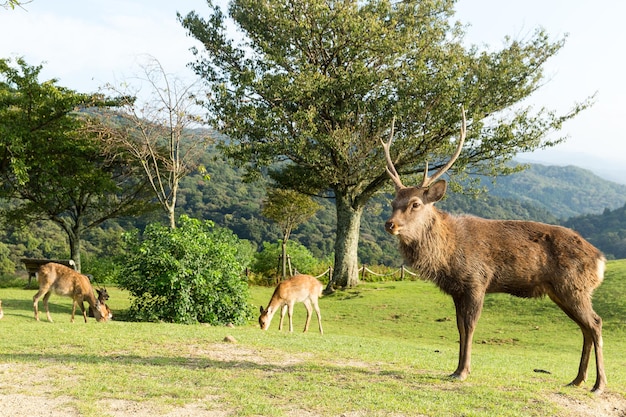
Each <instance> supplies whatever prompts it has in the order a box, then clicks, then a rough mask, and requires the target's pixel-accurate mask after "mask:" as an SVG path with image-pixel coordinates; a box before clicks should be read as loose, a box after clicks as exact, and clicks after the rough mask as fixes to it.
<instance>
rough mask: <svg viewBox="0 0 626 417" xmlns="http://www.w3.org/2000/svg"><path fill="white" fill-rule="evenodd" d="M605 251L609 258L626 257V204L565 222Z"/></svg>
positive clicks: (564, 223) (564, 224) (565, 224)
mask: <svg viewBox="0 0 626 417" xmlns="http://www.w3.org/2000/svg"><path fill="white" fill-rule="evenodd" d="M563 226H567V227H571V228H572V229H574V230H577V231H578V232H580V233H581V234H582V235H583V236H584V237H585V238H587V239H588V240H589V241H590V242H591V243H593V244H594V245H595V246H596V247H597V248H598V249H600V250H601V251H603V252H604V254H605V255H606V256H607V257H608V258H614V259H623V258H626V204H625V205H624V206H622V207H620V208H617V209H615V210H610V209H608V208H607V209H606V210H604V213H602V214H587V215H584V216H579V217H573V218H571V219H568V220H567V221H565V222H563Z"/></svg>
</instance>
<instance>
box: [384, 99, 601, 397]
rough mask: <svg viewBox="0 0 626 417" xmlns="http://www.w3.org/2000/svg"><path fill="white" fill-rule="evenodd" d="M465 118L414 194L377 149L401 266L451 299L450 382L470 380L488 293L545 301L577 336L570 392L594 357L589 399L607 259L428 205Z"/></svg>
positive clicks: (555, 236) (562, 234)
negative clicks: (454, 330)
mask: <svg viewBox="0 0 626 417" xmlns="http://www.w3.org/2000/svg"><path fill="white" fill-rule="evenodd" d="M465 132H466V120H465V112H464V111H463V122H462V126H461V135H460V138H459V140H458V144H457V149H456V152H455V153H454V155H453V156H452V158H451V159H450V160H449V161H448V162H447V163H446V164H445V165H444V166H442V167H441V168H440V169H439V170H438V171H437V172H436V173H435V174H434V175H433V176H432V177H429V176H428V163H427V164H426V169H425V170H424V180H423V181H422V183H421V184H420V185H419V186H418V187H405V186H404V185H403V184H402V181H400V176H399V175H398V172H397V171H396V169H395V167H394V163H393V160H392V158H391V156H390V153H389V148H390V146H391V142H392V140H393V128H392V133H391V135H390V138H389V141H388V142H387V143H384V142H383V148H384V151H385V158H386V160H387V173H388V174H389V176H390V177H391V179H392V181H393V183H394V184H395V188H396V196H395V198H394V200H393V201H392V203H391V206H392V210H393V212H392V215H391V217H390V218H389V220H388V221H387V222H386V223H385V229H386V230H387V232H389V233H391V234H392V235H395V236H397V237H398V240H399V246H400V252H401V253H402V256H403V257H404V259H405V261H406V262H407V263H408V264H410V265H411V266H412V267H413V268H415V269H416V270H418V271H419V272H420V273H421V275H422V277H423V278H424V279H427V280H431V281H433V282H434V283H435V284H436V285H437V286H438V287H439V288H441V290H443V291H444V292H445V293H447V294H449V295H450V296H452V299H453V301H454V305H455V308H456V322H457V327H458V330H459V336H460V349H459V363H458V366H457V368H456V370H455V371H454V373H453V374H452V375H451V377H453V378H458V379H460V380H463V379H465V378H467V376H468V375H469V373H470V361H471V353H472V336H473V334H474V329H475V327H476V323H477V322H478V318H479V317H480V313H481V311H482V307H483V300H484V297H485V294H486V293H497V292H503V293H508V294H511V295H514V296H518V297H527V298H528V297H541V296H544V295H547V296H548V297H550V299H552V301H554V302H555V303H556V304H557V305H558V306H559V307H560V308H561V309H562V310H563V311H564V312H565V314H567V316H568V317H569V318H570V319H572V320H573V321H574V322H576V324H578V326H579V327H580V329H581V330H582V333H583V349H582V355H581V358H580V366H579V368H578V375H577V376H576V378H574V380H573V381H572V382H571V383H570V385H576V386H578V385H580V384H582V383H583V382H584V381H585V380H586V379H587V366H588V363H589V358H590V355H591V348H592V347H593V348H594V349H595V358H596V370H597V376H596V382H595V385H594V386H593V389H592V391H594V392H596V393H600V392H602V390H603V389H604V388H605V386H606V375H605V373H604V362H603V357H602V319H601V318H600V316H598V315H597V314H596V313H595V312H594V311H593V308H592V304H591V296H592V293H593V291H594V289H595V288H597V287H598V286H599V285H600V283H602V280H603V277H604V269H605V263H606V261H605V258H604V256H603V255H602V253H601V252H600V251H599V250H598V249H596V248H595V247H593V246H592V245H591V244H590V243H589V242H587V241H586V240H584V239H583V238H582V237H581V236H580V235H578V234H577V233H576V232H574V231H573V230H570V229H567V228H564V227H559V226H552V225H548V224H543V223H537V222H531V221H508V220H487V219H482V218H478V217H472V216H453V215H451V214H448V213H446V212H443V211H440V210H438V209H437V208H436V207H435V206H434V203H436V202H437V201H439V200H441V198H442V197H443V196H444V194H445V192H446V181H445V180H439V181H436V180H437V179H438V178H439V177H441V175H443V174H444V173H445V172H446V171H447V170H448V169H449V168H450V167H451V166H452V164H453V163H454V162H455V160H456V159H457V158H458V156H459V155H460V153H461V149H462V147H463V141H464V140H465Z"/></svg>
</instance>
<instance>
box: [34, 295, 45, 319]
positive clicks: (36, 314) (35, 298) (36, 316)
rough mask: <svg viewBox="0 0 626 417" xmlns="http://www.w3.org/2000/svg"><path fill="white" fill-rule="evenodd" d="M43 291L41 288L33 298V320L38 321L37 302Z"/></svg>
mask: <svg viewBox="0 0 626 417" xmlns="http://www.w3.org/2000/svg"><path fill="white" fill-rule="evenodd" d="M44 292H45V289H44V288H42V289H40V290H39V291H37V294H35V295H34V296H33V310H35V320H37V321H39V300H40V299H41V297H42V295H43V294H44Z"/></svg>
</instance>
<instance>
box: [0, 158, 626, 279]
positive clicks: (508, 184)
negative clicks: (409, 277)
mask: <svg viewBox="0 0 626 417" xmlns="http://www.w3.org/2000/svg"><path fill="white" fill-rule="evenodd" d="M202 164H203V165H204V167H205V168H206V171H207V173H208V174H209V176H210V179H208V180H207V179H205V177H204V174H202V175H201V174H199V173H198V174H192V175H189V176H188V177H186V178H185V179H184V180H183V181H182V183H181V191H180V194H179V201H178V209H177V212H178V214H179V215H181V214H187V215H189V216H191V217H194V218H199V219H206V220H212V221H214V222H215V223H216V224H217V225H219V226H222V227H226V228H228V229H230V230H232V231H233V232H234V233H235V234H236V235H237V236H239V238H241V239H246V240H248V241H250V242H251V243H252V244H253V246H254V247H256V248H257V249H259V248H261V247H262V244H263V242H277V241H278V240H279V239H280V237H281V235H280V231H279V229H278V228H277V226H276V225H275V224H273V223H272V222H271V221H269V220H268V219H265V218H264V217H263V216H262V215H261V206H262V202H263V199H264V197H265V190H266V186H267V183H266V182H265V181H264V180H260V181H257V182H254V183H245V182H243V180H242V177H243V172H242V171H241V170H239V169H236V168H234V167H233V166H232V165H231V164H229V163H228V162H226V161H224V160H223V159H222V158H221V156H220V154H219V153H217V151H216V150H214V149H212V150H210V151H209V152H208V153H207V154H206V156H205V157H204V159H203V161H202ZM481 186H482V187H484V188H485V189H486V191H485V192H483V193H479V194H478V195H477V196H476V197H474V196H473V195H464V194H459V193H454V192H449V194H448V196H447V197H446V199H445V200H444V201H443V202H441V203H440V204H439V207H440V208H441V209H443V210H446V211H449V212H451V213H455V214H469V215H477V216H481V217H486V218H494V219H495V218H497V219H524V220H534V221H541V222H545V223H551V224H562V225H564V226H567V227H570V228H573V229H574V230H577V231H578V232H579V233H581V234H582V235H583V236H584V237H585V238H587V239H588V240H590V241H591V242H592V243H593V244H594V245H596V246H597V247H598V248H599V249H601V250H602V251H603V252H604V253H605V254H606V256H607V257H608V258H609V259H614V258H616V259H619V258H626V204H625V203H626V186H625V185H620V184H615V183H612V182H609V181H605V180H602V179H601V178H599V177H597V176H595V175H594V174H593V173H591V172H590V171H587V170H584V169H581V168H577V167H553V166H542V165H534V164H533V165H530V167H529V168H528V169H527V170H525V171H523V172H520V173H517V174H513V175H511V176H509V177H501V178H498V179H497V181H495V182H492V181H491V180H489V179H482V181H481V182H480V184H479V187H481ZM392 198H393V195H392V188H391V186H390V187H389V193H387V194H381V195H378V196H377V197H375V198H373V199H372V200H371V201H370V202H369V204H368V206H367V208H366V210H365V213H364V215H363V219H362V224H361V240H360V245H359V263H365V264H368V265H387V266H400V264H401V262H402V261H401V258H400V256H399V254H398V251H397V244H396V240H395V238H394V237H393V236H390V235H388V234H387V233H386V232H385V231H384V229H383V224H384V223H385V220H386V219H387V217H388V216H389V214H390V208H389V202H390V201H391V199H392ZM318 202H319V203H320V204H321V205H322V209H321V210H319V211H318V212H317V214H316V215H315V216H314V217H313V218H312V219H310V220H309V221H308V222H306V223H305V224H302V225H300V226H299V227H298V228H297V229H296V230H294V231H293V233H292V235H291V240H293V241H296V242H298V243H300V244H302V245H303V246H305V247H306V248H308V249H309V251H310V252H311V253H312V254H313V256H315V257H316V258H318V259H320V260H329V262H331V261H332V255H333V244H334V236H335V213H334V204H333V202H332V201H331V200H328V199H319V200H318ZM154 221H163V222H165V221H166V220H165V216H164V215H162V214H161V213H160V212H154V213H152V214H151V215H147V216H142V217H141V218H123V219H115V220H111V221H108V222H106V223H105V224H104V225H102V226H101V227H99V228H97V229H94V230H91V231H89V232H88V233H87V234H86V236H85V241H84V242H83V252H84V260H83V262H84V264H85V266H86V268H85V270H86V271H88V270H89V267H90V266H91V267H92V268H95V267H97V263H98V262H102V260H103V259H106V258H107V257H111V256H115V255H116V254H117V253H119V251H120V250H121V247H122V245H121V234H122V232H123V231H124V230H130V229H132V228H137V229H140V230H141V229H143V227H145V225H146V224H148V223H150V222H154ZM0 237H1V238H0V272H8V271H11V270H12V269H15V268H16V267H17V268H18V269H20V268H22V265H21V263H20V258H21V257H42V258H63V257H67V256H68V253H69V250H68V248H67V244H66V238H65V236H64V234H63V233H62V232H61V231H60V229H58V227H56V226H55V225H53V224H51V223H49V222H39V223H37V224H34V225H32V226H31V227H29V228H28V229H14V228H12V227H10V225H7V226H6V227H5V228H4V229H3V230H1V231H0Z"/></svg>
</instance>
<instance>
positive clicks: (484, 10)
mask: <svg viewBox="0 0 626 417" xmlns="http://www.w3.org/2000/svg"><path fill="white" fill-rule="evenodd" d="M214 2H215V3H216V4H219V5H221V6H222V9H224V10H225V5H226V4H227V0H215V1H214ZM192 10H194V11H196V12H198V14H199V15H200V16H208V10H209V9H208V7H207V4H206V1H205V0H178V1H172V0H87V1H86V0H54V1H52V0H32V1H31V2H30V3H28V4H25V5H24V6H23V8H16V9H15V10H5V9H2V8H0V57H1V58H9V57H17V56H22V57H24V58H25V59H26V61H27V63H28V64H30V65H38V64H43V65H44V69H43V71H42V78H43V79H50V78H56V79H58V80H59V81H58V84H59V85H61V86H64V87H68V88H71V89H74V90H76V91H79V92H94V91H97V90H98V88H99V87H101V86H103V85H104V84H106V83H114V84H116V83H120V82H122V81H125V80H127V79H129V78H132V77H133V76H135V75H137V74H139V73H140V71H141V67H140V64H141V63H142V62H145V59H146V56H147V55H151V56H153V57H155V58H157V59H158V60H159V62H160V63H161V64H162V65H163V67H164V68H165V70H166V71H167V72H169V73H172V74H176V76H177V77H180V78H189V79H194V77H195V76H194V74H193V73H192V71H191V70H189V69H188V68H187V64H188V63H189V62H191V61H193V60H194V57H193V54H192V53H191V52H190V48H191V47H192V46H199V45H198V42H197V41H196V40H195V39H194V38H192V37H189V36H188V35H187V34H186V31H185V29H184V28H183V27H182V26H181V25H180V23H179V22H178V21H177V19H176V12H180V13H181V14H183V15H185V14H187V13H188V12H189V11H192ZM456 11H457V13H456V19H457V20H459V21H460V22H461V23H463V24H465V25H467V27H466V36H465V41H466V42H467V43H468V44H474V45H478V46H479V47H481V48H485V49H497V48H501V47H502V46H503V44H504V38H505V36H510V37H512V38H513V39H521V40H523V39H530V37H531V36H532V34H533V33H534V31H535V29H537V28H539V27H542V28H544V29H546V31H547V32H548V33H549V34H550V36H551V38H552V39H553V40H557V39H560V38H562V37H563V36H567V40H566V43H565V46H564V48H563V49H562V50H561V51H560V52H559V53H558V54H557V55H556V56H555V57H553V58H552V59H551V60H549V61H548V62H547V63H546V66H545V74H546V84H545V85H544V86H543V87H542V88H541V89H540V90H539V91H537V92H536V93H535V94H534V95H533V96H532V97H530V98H529V100H528V104H531V105H533V106H534V107H536V108H541V107H546V108H548V109H553V110H556V111H557V112H560V113H565V112H567V111H568V110H569V109H570V108H571V107H573V105H574V104H575V103H576V102H580V101H584V100H585V99H586V98H588V97H590V96H592V95H593V94H596V97H595V104H594V105H593V106H592V107H591V108H590V109H587V110H585V111H584V112H583V113H581V114H580V115H578V116H577V117H576V118H575V119H574V120H572V121H570V122H568V123H566V124H565V125H564V127H563V130H562V131H561V132H559V135H566V136H568V137H569V138H568V140H567V141H566V142H565V143H563V144H560V145H558V146H557V147H555V148H551V149H550V150H547V151H540V152H535V153H533V154H531V155H528V154H526V155H523V157H524V158H526V159H528V160H530V161H535V162H543V163H555V164H559V165H567V164H570V163H571V164H574V165H579V166H583V167H585V168H589V169H592V170H594V171H596V172H598V173H602V172H603V171H608V170H612V171H613V175H615V174H616V172H617V171H619V170H620V169H621V170H622V171H621V172H623V174H624V181H623V182H626V163H625V162H626V134H625V133H624V131H625V129H624V127H623V122H624V121H626V106H624V100H625V98H626V77H624V76H623V74H622V73H623V71H624V69H623V68H624V66H623V63H624V59H625V58H624V48H625V46H624V45H626V29H624V25H623V17H624V16H626V1H623V0H599V1H596V2H592V1H589V0H547V1H546V0H507V1H502V0H458V1H457V4H456ZM620 175H621V173H620Z"/></svg>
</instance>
